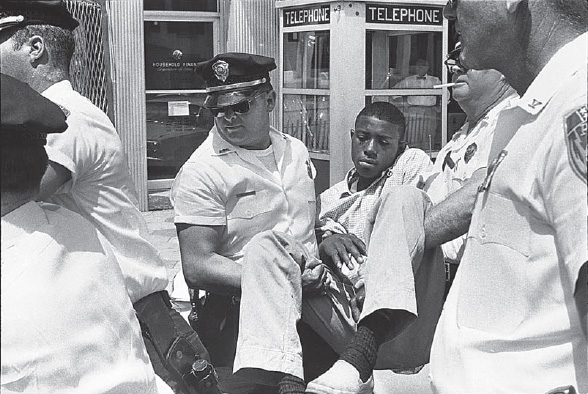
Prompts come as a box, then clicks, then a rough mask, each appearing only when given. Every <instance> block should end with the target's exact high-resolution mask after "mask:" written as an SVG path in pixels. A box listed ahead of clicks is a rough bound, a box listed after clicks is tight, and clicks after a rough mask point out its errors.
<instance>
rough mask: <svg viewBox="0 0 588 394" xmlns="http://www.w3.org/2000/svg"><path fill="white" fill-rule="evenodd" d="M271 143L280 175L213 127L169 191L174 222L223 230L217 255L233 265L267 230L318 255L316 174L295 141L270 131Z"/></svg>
mask: <svg viewBox="0 0 588 394" xmlns="http://www.w3.org/2000/svg"><path fill="white" fill-rule="evenodd" d="M270 138H271V143H272V146H273V151H274V156H275V159H276V164H277V167H278V171H279V174H280V176H276V175H275V174H272V172H271V171H270V170H268V169H267V167H266V166H265V165H264V164H263V163H261V162H260V161H259V159H258V158H257V156H256V155H255V154H254V153H252V152H251V151H248V150H246V149H242V148H238V147H235V146H233V145H231V144H230V143H228V142H226V141H225V140H223V139H222V138H221V137H220V136H219V135H218V132H217V131H216V128H214V127H213V128H212V130H211V131H210V135H209V136H208V138H207V139H206V141H204V142H203V143H202V145H201V146H200V147H199V148H198V149H196V151H195V152H194V153H193V154H192V156H191V157H190V158H189V159H188V161H186V163H185V164H184V166H183V167H182V169H181V170H180V172H179V173H178V175H177V176H176V179H175V181H174V184H173V186H172V189H171V193H170V194H171V201H172V203H173V205H174V209H175V219H174V222H175V223H186V224H195V225H203V226H225V230H224V232H223V234H222V237H221V239H220V240H219V246H220V249H219V250H218V251H217V253H218V254H220V255H222V256H225V257H228V258H230V259H231V260H233V261H235V262H237V263H241V260H242V258H243V252H244V248H245V247H246V246H247V244H248V243H249V241H250V240H251V238H253V236H254V235H256V234H258V233H260V232H262V231H265V230H272V229H273V230H277V231H281V232H284V233H287V234H289V235H291V236H293V237H294V238H295V239H297V240H298V241H300V242H301V243H302V244H303V245H304V246H305V247H306V248H307V249H308V250H309V251H310V252H311V253H314V254H315V255H318V249H317V245H316V238H315V234H314V219H315V211H316V197H315V193H314V180H313V179H314V174H315V170H314V167H313V165H312V162H311V161H310V157H309V155H308V151H307V150H306V147H305V146H304V144H303V143H302V142H301V141H300V140H298V139H296V138H293V137H291V136H289V135H286V134H282V133H280V132H278V131H276V130H275V129H271V131H270Z"/></svg>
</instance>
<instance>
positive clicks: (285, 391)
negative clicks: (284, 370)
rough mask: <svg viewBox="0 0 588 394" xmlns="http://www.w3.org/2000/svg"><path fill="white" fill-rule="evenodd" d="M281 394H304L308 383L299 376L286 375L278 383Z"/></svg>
mask: <svg viewBox="0 0 588 394" xmlns="http://www.w3.org/2000/svg"><path fill="white" fill-rule="evenodd" d="M278 390H279V391H278V392H279V394H304V390H306V383H304V380H302V379H300V378H299V377H297V376H294V375H290V374H285V375H284V377H283V378H282V379H281V380H280V381H279V383H278Z"/></svg>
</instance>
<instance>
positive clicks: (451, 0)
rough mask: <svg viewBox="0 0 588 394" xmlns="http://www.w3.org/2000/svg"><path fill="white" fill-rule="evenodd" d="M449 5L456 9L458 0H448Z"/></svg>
mask: <svg viewBox="0 0 588 394" xmlns="http://www.w3.org/2000/svg"><path fill="white" fill-rule="evenodd" d="M447 5H448V6H449V7H450V8H451V9H452V10H454V9H455V7H457V0H448V1H447Z"/></svg>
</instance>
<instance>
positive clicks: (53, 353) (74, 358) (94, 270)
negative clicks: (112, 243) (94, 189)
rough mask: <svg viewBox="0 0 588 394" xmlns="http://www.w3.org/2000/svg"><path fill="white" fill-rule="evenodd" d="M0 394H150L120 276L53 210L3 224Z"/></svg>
mask: <svg viewBox="0 0 588 394" xmlns="http://www.w3.org/2000/svg"><path fill="white" fill-rule="evenodd" d="M1 235H2V244H1V246H2V286H1V295H2V298H1V302H2V306H1V314H2V350H1V353H2V355H1V357H0V362H1V365H2V369H1V375H2V377H1V387H2V390H1V391H2V393H3V394H4V393H6V394H8V393H17V392H18V393H22V392H26V393H36V394H51V393H56V394H57V393H59V394H78V393H80V394H81V393H83V394H94V393H101V394H102V393H113V394H114V393H128V394H133V393H135V394H145V393H157V389H156V380H155V374H154V372H153V368H152V366H151V363H150V361H149V357H148V355H147V352H146V350H145V345H144V343H143V338H142V336H141V331H140V328H139V322H138V321H137V319H136V317H135V311H134V310H133V307H132V305H131V303H130V300H129V297H128V296H127V293H126V289H125V287H124V282H123V277H122V273H121V270H120V268H119V267H118V265H117V263H116V260H115V259H114V256H113V254H112V252H110V251H109V249H108V248H105V247H104V246H103V244H102V243H101V239H99V236H98V233H97V232H96V229H95V228H94V227H93V226H91V225H90V224H89V223H88V222H87V221H86V220H84V219H82V218H81V217H80V216H78V215H76V214H74V213H72V212H70V211H68V210H67V209H64V208H61V207H58V206H56V205H53V204H44V203H39V204H37V203H34V202H29V203H27V204H25V205H23V206H21V207H19V208H18V209H16V210H14V211H12V212H10V213H9V214H7V215H5V216H4V217H2V232H1Z"/></svg>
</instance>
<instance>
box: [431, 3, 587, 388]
mask: <svg viewBox="0 0 588 394" xmlns="http://www.w3.org/2000/svg"><path fill="white" fill-rule="evenodd" d="M445 15H446V17H447V18H450V19H455V20H456V27H457V31H458V32H459V33H460V35H461V42H462V45H463V50H462V53H461V56H460V61H461V62H462V64H463V65H464V66H465V67H466V68H476V69H486V68H494V69H497V70H498V71H500V72H501V73H502V74H503V75H504V76H505V77H506V79H507V81H508V82H509V83H510V84H511V85H512V86H513V87H514V88H515V89H516V90H517V92H518V93H519V95H520V96H521V99H520V100H519V101H516V102H514V103H513V105H511V106H510V107H508V108H506V109H505V110H503V111H502V113H501V115H500V117H499V119H498V121H497V126H496V133H495V137H494V140H493V147H492V150H491V153H490V158H491V159H493V161H492V162H491V163H490V165H489V166H488V171H487V175H486V178H485V180H484V181H483V182H482V184H481V185H480V187H479V189H478V196H477V201H476V205H475V208H474V213H473V217H472V222H471V226H470V229H469V233H468V241H467V244H466V248H465V251H464V255H463V258H462V261H461V264H460V268H459V271H458V274H457V277H456V279H455V281H454V283H453V286H452V288H451V290H450V292H449V295H448V298H447V301H446V303H445V307H444V309H443V313H442V316H441V319H440V321H439V324H438V326H437V331H436V332H435V339H434V343H433V348H432V352H431V377H432V386H433V388H434V391H435V392H437V393H465V392H492V393H496V392H505V393H506V392H509V393H515V392H516V393H546V392H551V390H553V392H573V391H574V390H577V391H578V392H581V393H585V392H588V367H587V363H588V357H587V348H588V347H587V336H588V334H587V330H586V318H587V313H586V311H587V305H586V286H587V278H586V264H587V263H586V262H587V260H588V246H587V229H586V222H587V218H586V216H587V212H586V207H587V201H586V198H587V191H586V183H587V180H586V75H587V48H588V34H587V33H586V30H587V29H588V4H587V3H586V1H584V0H568V1H565V2H562V1H555V0H536V1H533V0H529V1H523V0H514V1H507V0H495V1H485V2H483V4H481V2H480V1H477V0H459V1H458V0H451V1H449V2H448V4H447V5H446V7H445ZM546 26H549V28H548V29H546V28H545V27H546ZM561 386H567V387H565V388H561Z"/></svg>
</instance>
